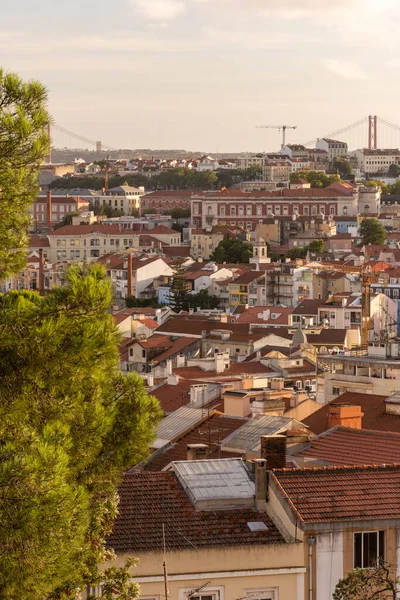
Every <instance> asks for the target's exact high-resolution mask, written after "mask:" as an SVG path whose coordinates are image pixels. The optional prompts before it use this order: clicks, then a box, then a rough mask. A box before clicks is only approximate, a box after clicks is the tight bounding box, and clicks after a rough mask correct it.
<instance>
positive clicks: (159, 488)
mask: <svg viewBox="0 0 400 600" xmlns="http://www.w3.org/2000/svg"><path fill="white" fill-rule="evenodd" d="M119 497H120V503H119V507H118V508H119V514H118V516H117V518H116V520H115V523H114V529H113V532H112V534H111V535H110V537H109V538H108V545H109V546H110V547H112V548H114V550H115V551H116V552H117V553H124V552H129V553H133V554H136V553H139V552H150V551H157V552H159V551H160V548H162V525H163V524H164V526H165V537H166V546H167V549H168V551H172V550H193V549H200V548H226V547H228V546H245V545H246V546H260V545H267V544H281V543H284V540H283V538H282V536H281V534H280V533H279V531H278V529H277V528H276V526H275V524H274V523H273V522H272V521H271V519H270V518H269V517H268V516H267V515H266V513H265V512H263V513H258V512H255V511H253V510H249V509H242V510H234V509H232V510H218V511H196V510H195V509H194V508H193V506H192V504H191V503H190V501H189V499H188V497H187V495H186V494H185V492H184V490H183V489H182V487H181V485H180V484H179V482H178V480H177V479H176V477H175V474H174V473H171V472H168V473H149V472H139V473H126V474H125V475H124V479H123V481H122V483H121V485H120V488H119ZM249 521H262V522H263V523H265V524H266V525H267V527H268V530H266V531H261V532H251V531H250V530H249V528H248V526H247V523H248V522H249Z"/></svg>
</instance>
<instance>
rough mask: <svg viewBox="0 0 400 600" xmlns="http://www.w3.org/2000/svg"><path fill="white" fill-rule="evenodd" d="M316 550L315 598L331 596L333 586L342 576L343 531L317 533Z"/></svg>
mask: <svg viewBox="0 0 400 600" xmlns="http://www.w3.org/2000/svg"><path fill="white" fill-rule="evenodd" d="M314 551H315V552H316V571H317V572H316V577H317V590H316V592H317V594H316V600H328V599H329V598H332V594H333V592H334V591H335V586H336V584H337V583H338V581H339V579H341V578H342V577H343V533H342V532H341V531H338V532H332V533H319V534H318V536H317V543H316V545H315V546H314Z"/></svg>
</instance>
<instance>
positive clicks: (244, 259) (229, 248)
mask: <svg viewBox="0 0 400 600" xmlns="http://www.w3.org/2000/svg"><path fill="white" fill-rule="evenodd" d="M252 256H253V246H252V245H251V244H250V243H249V242H243V241H242V240H239V239H225V240H221V241H220V243H219V244H218V246H217V247H216V248H215V251H214V253H213V255H212V257H211V258H212V260H215V262H217V263H219V264H221V263H224V262H227V263H248V262H249V259H250V258H251V257H252Z"/></svg>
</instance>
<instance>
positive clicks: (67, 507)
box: [0, 266, 160, 600]
mask: <svg viewBox="0 0 400 600" xmlns="http://www.w3.org/2000/svg"><path fill="white" fill-rule="evenodd" d="M111 297H112V292H111V284H110V281H109V280H108V279H107V277H106V275H105V271H104V270H103V269H102V268H100V267H99V266H93V267H85V268H84V267H74V268H72V269H71V270H70V271H69V272H68V274H67V285H66V286H64V287H62V288H59V289H56V290H54V292H53V293H52V294H49V295H48V296H46V297H44V298H41V297H40V296H39V295H37V293H36V292H10V293H8V294H7V295H6V296H3V297H0V331H1V336H0V440H1V454H0V522H1V523H2V526H1V528H0V597H1V598H4V599H7V600H14V599H15V600H16V599H17V598H18V599H19V598H24V599H25V600H43V598H48V597H51V598H53V599H56V598H57V599H58V598H60V599H67V598H75V597H76V591H77V589H79V588H82V586H84V585H87V584H89V583H90V584H91V583H92V582H96V581H99V580H100V579H102V580H104V578H105V577H106V576H105V575H104V574H101V573H100V572H99V571H98V568H97V565H98V564H100V563H102V562H104V561H105V559H109V558H110V555H109V553H108V551H107V550H106V548H105V543H104V540H105V537H106V535H107V534H108V533H109V532H110V530H111V527H112V522H113V518H114V516H115V514H116V510H117V499H116V486H117V484H118V481H119V477H120V474H121V472H122V470H123V469H126V468H127V467H130V466H132V465H133V464H135V463H137V462H138V461H139V460H140V459H141V458H143V457H144V455H145V454H146V452H147V448H148V446H149V443H150V442H151V440H152V439H153V431H154V426H155V424H156V423H157V421H158V418H159V416H160V411H159V406H158V402H157V400H156V399H155V398H153V397H151V396H150V397H149V396H148V395H147V394H146V391H145V388H144V384H143V380H142V379H141V378H140V377H139V376H138V375H136V374H132V375H129V376H124V375H122V374H120V373H119V372H118V350H117V341H118V333H117V331H116V328H115V326H114V324H113V321H112V317H111V316H110V315H109V314H108V307H109V305H110V302H111ZM126 574H127V571H125V575H126ZM108 576H112V577H113V578H114V580H116V581H117V583H118V584H119V585H120V589H121V590H124V589H125V590H130V593H131V595H128V593H126V594H125V595H122V596H121V597H123V598H124V599H128V598H135V597H136V596H137V587H136V586H135V585H134V584H132V583H130V582H129V580H127V579H126V578H125V580H124V570H122V571H119V570H115V571H113V572H110V571H109V572H108V575H107V577H108ZM107 577H106V578H107ZM121 586H122V587H121ZM116 589H118V588H116ZM124 593H125V592H124ZM116 597H118V596H116Z"/></svg>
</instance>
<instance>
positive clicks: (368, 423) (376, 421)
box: [303, 392, 400, 434]
mask: <svg viewBox="0 0 400 600" xmlns="http://www.w3.org/2000/svg"><path fill="white" fill-rule="evenodd" d="M386 398H387V396H379V395H377V394H359V393H356V392H345V393H344V394H342V395H341V396H339V397H338V398H335V399H334V400H331V402H329V403H328V404H325V405H324V406H322V407H321V408H320V409H319V410H317V411H316V412H315V413H313V414H312V415H310V416H309V417H307V418H306V419H304V420H303V423H304V424H305V425H307V427H309V428H310V430H311V431H312V432H313V433H316V434H319V433H322V432H323V431H326V430H327V429H328V427H329V423H328V413H329V404H330V403H333V404H351V405H353V406H361V411H362V412H363V413H364V416H363V418H362V426H363V428H364V429H373V430H377V431H394V432H397V433H400V415H399V416H397V415H387V414H385V402H384V401H385V400H386Z"/></svg>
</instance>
